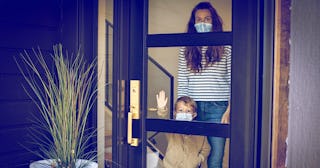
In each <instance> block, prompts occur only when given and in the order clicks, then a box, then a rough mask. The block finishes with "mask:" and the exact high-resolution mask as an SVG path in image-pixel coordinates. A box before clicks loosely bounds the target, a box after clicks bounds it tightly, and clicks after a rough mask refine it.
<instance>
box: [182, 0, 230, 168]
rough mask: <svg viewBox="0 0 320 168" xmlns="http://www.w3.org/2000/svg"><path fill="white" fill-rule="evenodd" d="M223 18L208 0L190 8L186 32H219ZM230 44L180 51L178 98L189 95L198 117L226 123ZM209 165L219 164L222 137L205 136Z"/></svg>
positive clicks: (228, 112) (211, 167) (227, 119)
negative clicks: (208, 149)
mask: <svg viewBox="0 0 320 168" xmlns="http://www.w3.org/2000/svg"><path fill="white" fill-rule="evenodd" d="M221 31H223V28H222V19H221V17H220V16H219V15H218V13H217V11H216V10H215V9H214V8H213V6H212V5H211V4H210V3H209V2H201V3H199V4H197V5H196V6H195V7H194V9H193V10H192V13H191V17H190V19H189V23H188V30H187V32H188V33H196V32H198V33H204V32H221ZM230 83H231V47H230V46H187V47H182V48H181V49H180V52H179V68H178V97H181V96H190V97H191V98H193V99H194V100H195V101H196V103H197V107H198V117H197V120H200V121H209V122H213V123H229V116H230V110H229V109H230V108H229V98H230ZM208 141H209V143H210V146H211V153H210V155H209V158H208V167H210V168H215V167H219V168H220V167H222V160H223V155H224V145H225V138H220V137H208Z"/></svg>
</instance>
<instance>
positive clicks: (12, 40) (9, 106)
mask: <svg viewBox="0 0 320 168" xmlns="http://www.w3.org/2000/svg"><path fill="white" fill-rule="evenodd" d="M94 4H95V1H90V2H89V1H87V2H84V1H77V0H72V1H71V0H68V1H63V0H46V1H43V0H30V1H11V0H1V1H0V142H1V143H0V167H1V168H6V167H28V165H29V163H30V162H31V161H34V160H37V159H39V158H38V157H37V156H35V155H34V154H32V152H30V151H28V150H26V148H24V147H23V146H26V147H27V148H29V149H30V150H32V151H36V150H37V147H36V146H34V145H31V144H30V143H29V142H30V138H29V136H30V134H29V133H28V130H29V128H31V127H32V122H31V120H32V119H31V116H32V115H36V116H37V113H36V111H37V108H36V107H35V105H34V104H33V103H32V101H31V99H30V98H29V97H28V95H27V94H26V93H25V91H24V89H23V87H22V85H25V86H27V85H26V83H25V82H24V79H23V77H22V75H21V73H20V72H19V70H18V68H17V65H16V63H15V61H14V58H15V57H16V58H18V59H19V53H20V52H23V51H24V50H26V51H31V50H32V48H37V47H40V48H41V49H42V51H43V52H44V53H46V52H51V51H52V46H53V45H54V44H57V43H59V42H61V43H62V44H63V45H64V47H65V48H67V49H68V51H70V52H76V51H77V50H76V49H77V48H78V47H79V46H80V44H81V46H82V47H83V51H84V53H85V54H84V57H86V59H94V58H95V57H96V54H95V53H96V48H95V41H94V39H93V37H95V34H94V33H95V32H94V27H95V26H96V25H94V24H93V21H94V19H92V18H94V17H95V16H94V13H93V8H94ZM81 14H83V15H81ZM90 118H91V121H94V120H96V118H95V115H94V113H93V115H91V116H90ZM91 124H94V122H91Z"/></svg>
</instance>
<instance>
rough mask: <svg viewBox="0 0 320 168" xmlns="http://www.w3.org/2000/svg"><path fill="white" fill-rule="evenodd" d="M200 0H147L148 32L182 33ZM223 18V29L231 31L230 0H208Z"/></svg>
mask: <svg viewBox="0 0 320 168" xmlns="http://www.w3.org/2000/svg"><path fill="white" fill-rule="evenodd" d="M199 2H202V0H174V1H172V0H161V1H159V0H149V16H148V17H149V18H148V24H149V27H148V33H149V34H162V33H184V32H186V30H187V29H186V28H187V23H188V20H189V18H190V16H191V11H192V9H193V8H194V6H196V5H197V4H198V3H199ZM209 2H210V3H211V4H212V6H213V7H214V8H215V9H216V10H217V13H218V14H219V16H220V17H221V18H222V20H223V30H224V31H231V30H232V28H231V18H232V17H231V16H232V14H231V6H232V5H231V2H232V0H223V1H213V0H210V1H209Z"/></svg>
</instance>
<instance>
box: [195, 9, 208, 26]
mask: <svg viewBox="0 0 320 168" xmlns="http://www.w3.org/2000/svg"><path fill="white" fill-rule="evenodd" d="M195 22H196V23H200V22H204V23H211V24H212V16H211V13H210V11H209V10H208V9H199V10H197V11H196V16H195Z"/></svg>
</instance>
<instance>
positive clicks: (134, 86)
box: [127, 80, 140, 146]
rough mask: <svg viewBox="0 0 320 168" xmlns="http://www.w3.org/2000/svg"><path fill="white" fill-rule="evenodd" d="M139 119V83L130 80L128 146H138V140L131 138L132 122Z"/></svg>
mask: <svg viewBox="0 0 320 168" xmlns="http://www.w3.org/2000/svg"><path fill="white" fill-rule="evenodd" d="M133 119H134V120H139V119H140V81H139V80H130V112H128V133H127V137H128V138H127V139H128V144H130V145H131V146H138V145H139V139H138V138H132V120H133Z"/></svg>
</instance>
